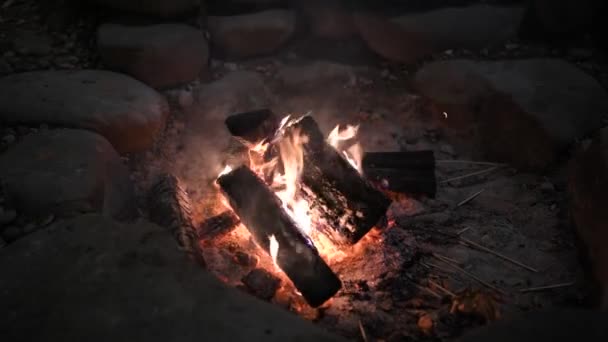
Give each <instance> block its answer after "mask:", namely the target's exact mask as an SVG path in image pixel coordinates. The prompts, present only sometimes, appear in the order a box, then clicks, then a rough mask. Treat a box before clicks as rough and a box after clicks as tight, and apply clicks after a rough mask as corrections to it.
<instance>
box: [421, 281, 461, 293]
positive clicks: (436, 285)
mask: <svg viewBox="0 0 608 342" xmlns="http://www.w3.org/2000/svg"><path fill="white" fill-rule="evenodd" d="M428 282H429V284H431V285H433V286H434V287H436V288H438V289H440V290H441V291H443V293H445V294H447V295H448V296H451V297H456V294H455V293H454V292H452V291H450V290H448V289H446V288H445V287H443V286H441V285H439V283H437V282H435V281H433V280H430V279H429V280H428Z"/></svg>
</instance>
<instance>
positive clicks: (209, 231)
mask: <svg viewBox="0 0 608 342" xmlns="http://www.w3.org/2000/svg"><path fill="white" fill-rule="evenodd" d="M239 223H241V219H239V217H238V216H236V215H235V214H234V212H233V211H232V210H226V211H224V212H223V213H221V214H218V215H215V216H212V217H210V218H208V219H206V220H205V221H203V223H202V224H201V225H200V227H199V228H198V230H197V231H198V236H199V237H200V238H201V239H212V238H216V237H219V236H222V235H225V234H228V233H230V232H231V231H233V230H234V228H236V227H237V226H238V225H239Z"/></svg>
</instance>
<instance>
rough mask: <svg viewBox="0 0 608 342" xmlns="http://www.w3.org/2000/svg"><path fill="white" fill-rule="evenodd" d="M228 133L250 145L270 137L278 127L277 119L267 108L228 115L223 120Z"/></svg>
mask: <svg viewBox="0 0 608 342" xmlns="http://www.w3.org/2000/svg"><path fill="white" fill-rule="evenodd" d="M225 124H226V127H228V131H230V134H231V135H232V136H234V137H236V138H237V139H239V140H240V141H241V142H243V143H244V144H245V145H248V146H252V145H255V144H257V143H259V142H261V141H263V140H264V139H267V138H270V137H272V136H273V135H274V133H275V132H276V130H277V129H278V128H279V119H278V118H277V117H276V115H274V113H273V112H272V111H270V110H269V109H260V110H256V111H251V112H244V113H238V114H233V115H230V116H229V117H228V118H227V119H226V121H225Z"/></svg>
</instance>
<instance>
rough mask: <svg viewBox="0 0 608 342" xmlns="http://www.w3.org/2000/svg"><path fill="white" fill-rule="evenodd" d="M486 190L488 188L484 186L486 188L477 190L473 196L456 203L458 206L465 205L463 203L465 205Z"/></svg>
mask: <svg viewBox="0 0 608 342" xmlns="http://www.w3.org/2000/svg"><path fill="white" fill-rule="evenodd" d="M485 190H486V189H485V188H484V189H481V190H479V191H477V192H476V193H474V194H472V195H471V196H469V197H467V198H465V199H463V200H462V201H460V202H459V203H458V204H457V205H456V207H460V206H463V205H465V204H467V203H469V202H470V201H472V200H473V199H475V197H477V196H479V194H481V193H482V192H484V191H485Z"/></svg>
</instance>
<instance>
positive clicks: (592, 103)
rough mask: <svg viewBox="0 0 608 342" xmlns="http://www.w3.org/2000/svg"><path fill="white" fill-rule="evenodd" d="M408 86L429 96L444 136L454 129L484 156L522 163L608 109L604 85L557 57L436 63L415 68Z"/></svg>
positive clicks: (578, 132)
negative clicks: (474, 137) (444, 129)
mask: <svg viewBox="0 0 608 342" xmlns="http://www.w3.org/2000/svg"><path fill="white" fill-rule="evenodd" d="M414 87H415V88H416V89H417V90H418V91H419V92H420V93H421V94H422V95H424V96H425V97H426V98H427V99H430V100H431V101H432V102H433V103H434V111H435V115H436V118H437V121H438V122H439V123H440V124H441V125H444V126H447V127H448V128H449V129H448V135H449V133H450V131H460V132H461V133H462V134H464V135H463V137H464V136H467V138H466V140H467V141H468V142H470V143H472V145H473V146H476V147H482V149H484V150H485V151H484V153H483V154H485V155H486V156H489V157H490V158H495V159H501V160H503V161H508V162H512V163H514V164H515V165H516V166H518V167H524V168H542V167H544V166H546V165H547V164H549V163H550V162H552V161H553V160H554V158H555V154H556V153H557V151H559V150H560V149H563V148H565V147H566V146H568V145H569V144H570V143H572V141H574V140H575V139H578V138H581V137H584V136H585V135H587V134H589V133H591V132H593V131H594V130H596V129H598V128H599V127H601V125H602V118H603V116H604V115H605V113H608V96H607V95H608V94H607V93H606V91H605V90H604V89H603V88H602V86H601V85H600V84H599V83H598V82H597V81H595V80H594V79H593V78H592V77H591V76H589V75H587V74H585V73H584V72H582V71H581V70H579V69H578V68H576V67H575V66H574V65H571V64H569V63H567V62H565V61H562V60H557V59H529V60H515V61H497V62H475V61H470V60H453V61H444V62H434V63H431V64H428V65H426V66H424V67H423V68H422V69H421V70H419V71H418V72H417V74H416V75H415V78H414ZM444 112H445V113H448V116H447V118H446V117H445V116H444V115H443V113H444ZM475 131H477V132H478V134H479V137H480V138H481V139H482V140H481V141H478V140H475V139H472V136H471V134H472V133H471V132H475Z"/></svg>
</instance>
